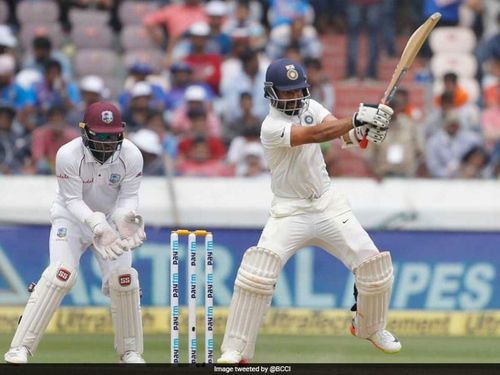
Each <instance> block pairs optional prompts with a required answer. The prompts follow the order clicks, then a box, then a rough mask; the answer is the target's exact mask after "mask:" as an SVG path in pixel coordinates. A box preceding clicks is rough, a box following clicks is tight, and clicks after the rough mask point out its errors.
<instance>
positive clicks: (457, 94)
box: [435, 72, 469, 107]
mask: <svg viewBox="0 0 500 375" xmlns="http://www.w3.org/2000/svg"><path fill="white" fill-rule="evenodd" d="M443 85H444V88H443V92H442V93H445V92H448V93H450V94H452V95H453V106H454V107H462V106H464V105H465V104H467V103H468V102H469V94H468V93H467V91H466V90H465V89H464V88H463V87H462V86H460V85H459V84H458V76H457V75H456V74H455V73H453V72H448V73H446V74H445V75H444V76H443ZM435 104H436V105H437V106H440V105H441V96H436V97H435Z"/></svg>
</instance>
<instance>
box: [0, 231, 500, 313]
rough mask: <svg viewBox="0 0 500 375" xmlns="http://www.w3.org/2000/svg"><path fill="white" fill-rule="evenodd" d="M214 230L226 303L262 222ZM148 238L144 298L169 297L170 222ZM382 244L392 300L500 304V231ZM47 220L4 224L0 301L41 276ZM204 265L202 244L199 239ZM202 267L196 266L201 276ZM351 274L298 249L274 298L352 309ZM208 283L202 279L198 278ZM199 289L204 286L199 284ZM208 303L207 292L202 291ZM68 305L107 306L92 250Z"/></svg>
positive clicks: (419, 236) (468, 307) (413, 305)
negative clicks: (389, 264) (387, 254)
mask: <svg viewBox="0 0 500 375" xmlns="http://www.w3.org/2000/svg"><path fill="white" fill-rule="evenodd" d="M208 229H210V230H212V231H213V234H214V258H215V266H214V273H215V275H214V288H215V300H214V302H215V305H216V306H228V305H229V302H230V299H231V294H232V289H233V283H234V278H235V275H236V272H237V269H238V266H239V263H240V261H241V259H242V256H243V253H244V251H245V250H246V249H247V248H248V247H250V246H252V245H255V244H256V243H257V241H258V239H259V236H260V230H253V229H252V230H243V229H218V228H208ZM147 234H148V240H147V242H146V243H145V244H144V245H143V246H142V248H140V249H138V250H136V251H135V252H134V263H133V264H134V267H135V268H136V269H137V270H138V272H139V277H140V281H141V288H142V293H143V295H142V304H143V305H144V306H152V307H164V306H168V305H169V277H170V276H169V255H170V254H169V243H170V228H154V227H148V228H147ZM370 234H371V236H372V238H373V239H374V241H375V243H376V244H377V246H378V247H379V249H381V250H389V251H391V254H392V259H393V262H394V267H395V283H394V288H393V295H392V301H391V308H392V309H395V310H407V309H419V310H432V311H453V310H455V311H478V310H496V309H500V282H499V276H498V275H499V272H500V248H499V245H498V244H499V243H500V233H498V232H441V231H436V232H429V231H380V232H377V231H372V232H370ZM48 235H49V226H46V225H40V226H38V225H32V226H30V225H23V226H1V227H0V306H1V305H3V306H16V305H24V304H25V302H26V300H27V298H28V291H27V286H28V284H29V283H31V282H36V281H37V280H38V279H39V277H40V275H41V273H42V272H43V270H44V268H45V267H46V265H47V264H48V261H49V252H48ZM186 241H187V238H185V237H184V238H182V241H181V243H180V262H181V263H180V269H181V274H180V280H181V281H180V286H181V290H180V291H181V295H182V298H181V304H185V302H186V285H187V283H185V282H182V280H185V279H186V272H185V270H186V268H187V265H186V262H185V257H186V251H185V250H186V247H187V242H186ZM198 255H199V259H200V261H199V265H200V266H202V265H203V262H202V259H203V256H204V244H203V241H202V240H201V239H200V240H199V243H198ZM203 279H204V272H203V269H202V268H200V269H199V270H198V280H200V281H203ZM353 282H354V279H353V276H352V274H351V273H350V272H349V271H348V270H347V269H346V268H345V266H344V265H343V264H342V263H341V262H339V261H338V260H337V259H335V258H334V257H332V256H331V255H329V254H328V253H327V252H325V251H323V250H321V249H316V248H305V249H303V250H301V251H299V252H298V253H297V254H296V255H295V256H294V257H292V258H291V260H290V261H289V262H288V263H287V265H286V266H285V268H284V271H283V272H282V274H281V276H280V279H279V281H278V284H277V286H276V293H275V295H274V299H273V306H275V307H278V308H291V307H293V308H307V309H348V308H349V307H350V306H351V305H352V303H353V302H354V301H353V296H352V291H353ZM199 285H200V286H201V287H203V283H202V282H201V283H199ZM199 293H200V296H201V295H202V291H200V292H199ZM199 304H200V305H201V304H202V298H200V299H199ZM63 305H66V306H77V307H83V306H108V305H109V300H108V298H107V297H105V296H104V295H103V294H102V293H101V280H100V271H99V267H98V264H97V261H96V260H95V258H94V255H93V253H92V251H91V250H88V251H87V252H86V253H85V254H84V255H83V256H82V259H81V264H80V274H79V279H78V281H77V283H76V285H75V286H74V288H73V289H72V291H71V293H70V294H69V295H68V296H67V297H66V298H65V300H64V302H63Z"/></svg>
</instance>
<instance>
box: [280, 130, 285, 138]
mask: <svg viewBox="0 0 500 375" xmlns="http://www.w3.org/2000/svg"><path fill="white" fill-rule="evenodd" d="M284 136H285V128H283V131H282V132H281V135H280V137H281V138H283V137H284Z"/></svg>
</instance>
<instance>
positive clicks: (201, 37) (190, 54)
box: [174, 23, 222, 94]
mask: <svg viewBox="0 0 500 375" xmlns="http://www.w3.org/2000/svg"><path fill="white" fill-rule="evenodd" d="M209 33H210V28H209V27H208V25H207V24H206V23H196V24H194V25H193V26H191V28H190V29H189V36H190V48H189V50H188V51H187V54H184V52H182V53H180V52H179V54H178V55H176V56H175V58H174V61H180V60H184V61H185V62H187V63H189V64H190V65H191V66H192V68H193V79H194V81H195V82H197V83H206V84H208V85H209V86H210V88H211V89H212V91H213V92H214V93H216V94H218V93H219V84H220V80H221V65H222V56H221V55H219V54H217V53H216V48H215V47H214V45H213V44H211V42H210V41H209Z"/></svg>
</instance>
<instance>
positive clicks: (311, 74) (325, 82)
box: [304, 58, 335, 112]
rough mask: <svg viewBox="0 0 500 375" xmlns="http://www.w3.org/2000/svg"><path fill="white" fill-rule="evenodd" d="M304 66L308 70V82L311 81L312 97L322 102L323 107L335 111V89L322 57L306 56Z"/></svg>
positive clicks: (310, 90)
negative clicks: (325, 70) (322, 62)
mask: <svg viewBox="0 0 500 375" xmlns="http://www.w3.org/2000/svg"><path fill="white" fill-rule="evenodd" d="M304 67H305V69H306V70H307V82H309V85H310V87H309V92H310V93H311V98H313V99H314V100H316V101H317V102H319V103H321V104H322V105H323V107H325V108H326V109H328V110H329V111H330V112H333V108H334V106H335V89H334V88H333V85H332V84H331V83H330V79H329V78H328V77H327V76H326V74H325V72H324V71H323V65H322V64H321V60H320V59H316V58H306V59H305V60H304Z"/></svg>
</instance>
